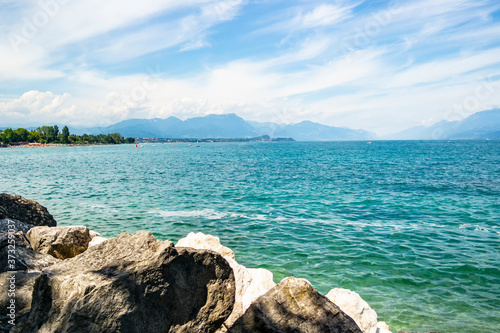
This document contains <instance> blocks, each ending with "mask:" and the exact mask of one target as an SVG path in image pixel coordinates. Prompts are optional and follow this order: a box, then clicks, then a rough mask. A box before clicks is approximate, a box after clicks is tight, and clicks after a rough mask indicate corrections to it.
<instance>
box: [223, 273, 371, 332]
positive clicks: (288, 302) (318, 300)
mask: <svg viewBox="0 0 500 333" xmlns="http://www.w3.org/2000/svg"><path fill="white" fill-rule="evenodd" d="M227 332H228V333H254V332H272V333H285V332H287V333H288V332H294V333H301V332H304V333H306V332H307V333H361V332H362V331H361V329H360V328H359V327H358V326H357V325H356V322H355V321H354V320H353V319H352V318H350V317H349V316H348V315H346V314H345V313H344V312H342V310H340V308H339V307H338V306H336V305H335V304H334V303H332V302H330V301H329V300H328V298H326V297H325V296H322V295H321V294H320V293H318V291H316V289H314V288H313V286H312V285H311V284H310V283H309V282H308V281H307V280H304V279H296V278H293V277H290V278H286V279H284V280H283V281H281V282H280V283H279V284H278V285H277V286H275V287H274V288H272V289H271V290H269V291H268V292H267V293H266V294H264V295H263V296H261V297H259V298H258V299H257V300H256V301H255V302H254V303H252V305H250V307H249V308H248V310H247V311H246V312H245V314H244V315H243V316H242V317H240V318H239V319H238V320H237V321H236V322H235V323H234V325H233V326H232V327H231V328H230V329H229V330H228V331H227Z"/></svg>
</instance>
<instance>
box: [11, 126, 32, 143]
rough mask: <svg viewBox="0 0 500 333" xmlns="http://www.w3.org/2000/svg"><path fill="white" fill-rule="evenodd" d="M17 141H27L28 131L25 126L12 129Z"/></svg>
mask: <svg viewBox="0 0 500 333" xmlns="http://www.w3.org/2000/svg"><path fill="white" fill-rule="evenodd" d="M14 134H15V136H16V139H17V141H20V142H27V141H28V137H29V134H30V132H28V130H27V129H26V128H18V129H16V130H15V131H14Z"/></svg>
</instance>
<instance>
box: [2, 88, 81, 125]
mask: <svg viewBox="0 0 500 333" xmlns="http://www.w3.org/2000/svg"><path fill="white" fill-rule="evenodd" d="M69 98H70V95H69V94H68V93H65V94H62V95H57V94H54V93H52V92H50V91H47V92H40V91H36V90H31V91H28V92H26V93H24V94H23V95H21V96H20V97H19V98H17V99H11V100H9V101H4V102H0V114H1V115H2V122H3V124H9V123H11V124H13V123H23V122H29V123H43V122H45V121H47V120H48V119H50V121H51V122H57V121H63V120H67V119H70V118H72V117H74V116H75V115H74V114H73V111H74V110H75V106H74V105H71V104H69V103H68V100H69Z"/></svg>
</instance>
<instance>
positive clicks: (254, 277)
mask: <svg viewBox="0 0 500 333" xmlns="http://www.w3.org/2000/svg"><path fill="white" fill-rule="evenodd" d="M175 246H176V247H190V248H194V249H205V250H211V251H215V252H218V253H220V254H221V255H222V256H223V257H224V258H225V259H226V260H227V261H228V263H229V265H230V266H231V268H232V269H233V272H234V279H235V283H236V295H235V302H234V308H233V312H232V313H231V315H230V316H229V318H228V319H227V320H226V321H225V322H224V325H222V327H221V328H220V329H219V331H218V333H223V332H226V330H227V329H228V328H229V327H231V326H232V325H233V323H234V322H235V321H236V319H238V318H239V317H241V316H242V315H243V313H244V312H245V311H246V309H247V308H248V307H249V306H250V304H251V303H253V301H255V300H256V299H257V298H259V297H260V296H262V295H264V294H265V293H266V292H267V291H268V290H270V289H271V288H273V287H274V286H275V285H276V283H274V281H273V273H271V272H270V271H268V270H267V269H262V268H246V267H245V266H243V265H240V264H238V263H237V262H236V260H235V255H234V252H233V251H232V250H231V249H229V248H228V247H225V246H223V245H222V244H221V243H220V239H219V238H218V237H214V236H211V235H205V234H203V233H201V232H199V233H196V234H195V233H193V232H191V233H189V234H188V235H187V237H185V238H181V239H180V240H179V241H178V242H177V244H176V245H175Z"/></svg>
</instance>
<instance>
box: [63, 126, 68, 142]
mask: <svg viewBox="0 0 500 333" xmlns="http://www.w3.org/2000/svg"><path fill="white" fill-rule="evenodd" d="M62 143H69V128H68V126H64V127H63V129H62Z"/></svg>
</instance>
